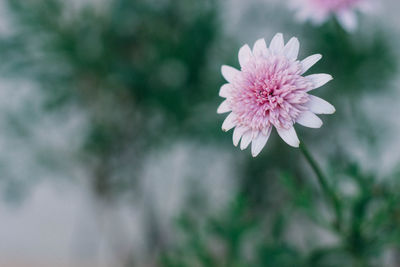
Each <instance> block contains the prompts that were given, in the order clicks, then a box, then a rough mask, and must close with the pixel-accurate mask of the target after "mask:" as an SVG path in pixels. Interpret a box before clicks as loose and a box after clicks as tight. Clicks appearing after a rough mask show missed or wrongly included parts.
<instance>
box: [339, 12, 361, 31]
mask: <svg viewBox="0 0 400 267" xmlns="http://www.w3.org/2000/svg"><path fill="white" fill-rule="evenodd" d="M337 18H338V21H339V23H340V25H342V27H343V28H344V29H345V30H346V31H348V32H354V31H355V30H356V29H357V17H356V14H355V13H354V12H352V11H350V10H346V11H342V12H340V13H339V14H338V15H337Z"/></svg>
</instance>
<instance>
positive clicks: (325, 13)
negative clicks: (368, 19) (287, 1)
mask: <svg viewBox="0 0 400 267" xmlns="http://www.w3.org/2000/svg"><path fill="white" fill-rule="evenodd" d="M291 4H292V6H293V7H294V8H295V9H296V10H298V13H297V18H298V19H299V20H301V21H305V20H310V21H311V22H313V23H314V24H316V25H320V24H322V23H324V22H325V21H326V20H328V18H329V17H330V16H332V15H333V16H336V18H337V20H338V22H339V23H340V24H341V25H342V27H343V28H344V29H346V30H347V31H354V30H355V29H356V28H357V17H356V12H357V11H369V10H371V8H372V0H292V1H291Z"/></svg>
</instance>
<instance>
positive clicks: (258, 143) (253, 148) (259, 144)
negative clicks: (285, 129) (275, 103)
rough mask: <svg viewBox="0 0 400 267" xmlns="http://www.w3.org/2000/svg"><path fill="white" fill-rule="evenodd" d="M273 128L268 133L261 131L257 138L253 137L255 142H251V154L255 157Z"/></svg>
mask: <svg viewBox="0 0 400 267" xmlns="http://www.w3.org/2000/svg"><path fill="white" fill-rule="evenodd" d="M271 130H272V127H270V128H269V129H268V132H267V135H264V134H263V133H260V134H259V135H258V137H257V138H256V139H253V142H252V143H251V155H252V156H253V157H256V156H257V155H258V154H259V153H260V152H261V150H262V149H263V148H264V146H265V144H266V143H267V141H268V138H269V136H270V135H271Z"/></svg>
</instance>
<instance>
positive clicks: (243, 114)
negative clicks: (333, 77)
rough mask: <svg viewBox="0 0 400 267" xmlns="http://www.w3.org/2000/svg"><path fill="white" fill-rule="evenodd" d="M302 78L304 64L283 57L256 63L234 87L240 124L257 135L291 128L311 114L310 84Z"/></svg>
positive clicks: (245, 69) (234, 109)
mask: <svg viewBox="0 0 400 267" xmlns="http://www.w3.org/2000/svg"><path fill="white" fill-rule="evenodd" d="M300 74H301V64H300V63H299V62H298V61H296V62H292V61H289V60H287V59H286V58H285V57H283V56H271V57H269V58H258V59H252V60H251V61H250V62H249V63H248V64H247V65H246V66H244V67H243V68H242V72H241V76H240V77H238V79H237V80H236V81H235V83H233V86H234V87H235V89H236V90H234V93H233V94H232V96H231V98H230V99H229V101H230V105H231V107H232V112H233V113H234V114H235V115H236V116H237V120H238V124H239V125H242V126H244V127H247V128H250V129H252V130H253V131H266V130H267V129H268V128H269V127H271V126H272V125H273V126H275V127H277V128H285V129H288V128H290V127H291V126H292V125H293V123H294V122H295V121H296V119H297V118H298V116H299V115H300V114H301V113H302V112H303V111H304V110H307V107H306V104H307V102H308V101H309V97H308V95H307V91H308V90H309V89H310V86H311V84H310V82H309V81H308V80H307V79H306V78H304V77H303V76H301V75H300Z"/></svg>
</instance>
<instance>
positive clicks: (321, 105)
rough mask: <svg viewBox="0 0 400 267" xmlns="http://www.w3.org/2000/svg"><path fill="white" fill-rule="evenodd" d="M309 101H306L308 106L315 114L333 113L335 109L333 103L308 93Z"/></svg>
mask: <svg viewBox="0 0 400 267" xmlns="http://www.w3.org/2000/svg"><path fill="white" fill-rule="evenodd" d="M309 97H310V101H309V102H308V108H309V109H310V111H312V112H314V113H315V114H333V113H335V111H336V109H335V107H334V106H333V105H331V104H330V103H328V102H327V101H325V100H323V99H322V98H319V97H316V96H313V95H309Z"/></svg>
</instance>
